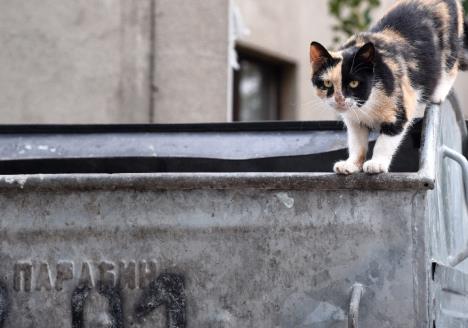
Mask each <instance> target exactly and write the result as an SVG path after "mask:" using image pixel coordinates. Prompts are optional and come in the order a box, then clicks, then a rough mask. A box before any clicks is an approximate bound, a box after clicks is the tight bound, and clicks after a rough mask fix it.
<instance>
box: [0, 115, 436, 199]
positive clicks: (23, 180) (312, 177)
mask: <svg viewBox="0 0 468 328" xmlns="http://www.w3.org/2000/svg"><path fill="white" fill-rule="evenodd" d="M439 121H440V111H439V107H438V106H432V107H428V108H427V110H426V114H425V118H424V125H423V134H422V137H421V138H422V140H423V145H422V147H421V156H420V170H419V172H417V173H388V174H380V175H374V176H370V175H367V174H364V173H361V174H355V175H351V176H339V175H336V174H334V173H257V172H252V173H250V172H249V173H130V174H128V173H125V174H31V175H0V191H2V190H12V189H18V190H25V191H27V190H44V191H45V190H50V191H61V190H117V189H132V190H161V189H172V190H174V189H178V190H188V189H244V188H252V189H265V190H268V189H271V190H285V189H292V190H428V189H433V188H434V183H435V162H436V159H437V157H436V156H437V137H436V136H437V133H438V128H439Z"/></svg>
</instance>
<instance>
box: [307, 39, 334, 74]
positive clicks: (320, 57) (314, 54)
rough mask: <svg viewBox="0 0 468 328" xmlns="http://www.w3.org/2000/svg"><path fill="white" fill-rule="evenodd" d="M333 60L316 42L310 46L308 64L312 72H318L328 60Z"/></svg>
mask: <svg viewBox="0 0 468 328" xmlns="http://www.w3.org/2000/svg"><path fill="white" fill-rule="evenodd" d="M331 59H333V58H332V56H331V55H330V53H329V52H328V51H327V49H325V47H324V46H322V45H321V44H320V43H318V42H312V43H311V44H310V64H311V65H312V69H313V71H314V72H316V71H318V70H319V69H320V68H321V67H322V66H323V65H325V64H326V63H327V62H328V61H329V60H331Z"/></svg>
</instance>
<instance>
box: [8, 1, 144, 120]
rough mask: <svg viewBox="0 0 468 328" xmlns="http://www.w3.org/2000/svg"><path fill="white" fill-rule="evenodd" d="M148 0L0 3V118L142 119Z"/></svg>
mask: <svg viewBox="0 0 468 328" xmlns="http://www.w3.org/2000/svg"><path fill="white" fill-rule="evenodd" d="M150 3H151V1H150V0H141V1H124V0H106V1H93V0H43V1H40V2H37V1H28V0H3V1H1V2H0V44H1V51H0V64H1V70H0V71H1V74H0V122H1V123H44V122H47V123H60V122H74V123H98V122H147V121H148V118H149V109H150V108H149V106H150V103H149V99H150V98H149V96H148V95H149V63H150V62H149V60H148V58H149V54H150V48H149V45H150V42H149V40H150V35H151V25H150V21H151V19H150V18H151V12H150V10H149V9H150Z"/></svg>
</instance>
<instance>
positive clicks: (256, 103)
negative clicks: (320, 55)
mask: <svg viewBox="0 0 468 328" xmlns="http://www.w3.org/2000/svg"><path fill="white" fill-rule="evenodd" d="M237 53H238V58H239V66H240V68H239V69H238V70H234V85H233V89H234V90H233V96H234V99H233V120H234V121H242V122H252V121H271V120H281V119H291V116H292V115H293V113H288V111H287V109H288V108H287V103H291V101H292V100H293V93H294V78H293V76H294V65H293V64H291V63H289V62H285V61H282V60H279V59H276V58H272V57H270V56H265V55H262V54H259V53H256V52H255V51H252V50H250V49H245V48H243V47H237Z"/></svg>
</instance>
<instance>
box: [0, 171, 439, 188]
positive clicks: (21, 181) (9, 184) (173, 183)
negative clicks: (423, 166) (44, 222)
mask: <svg viewBox="0 0 468 328" xmlns="http://www.w3.org/2000/svg"><path fill="white" fill-rule="evenodd" d="M433 187H434V181H433V180H432V179H430V178H427V177H425V176H421V175H420V174H419V173H408V174H407V173H390V174H382V175H376V176H369V175H365V174H357V175H352V176H338V175H336V174H333V173H155V174H146V173H144V174H59V175H41V174H39V175H15V176H0V191H2V190H11V189H19V190H25V191H26V190H55V191H61V190H117V189H133V190H160V189H172V190H174V189H178V190H187V189H244V188H252V189H266V190H268V189H271V190H285V189H292V190H296V189H297V190H342V189H348V190H349V189H358V190H427V189H432V188H433Z"/></svg>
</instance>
